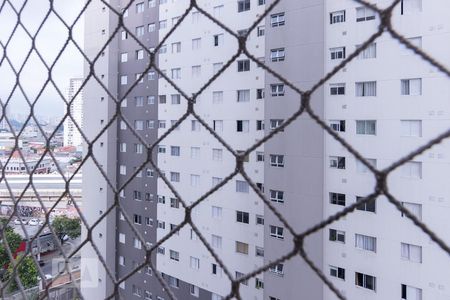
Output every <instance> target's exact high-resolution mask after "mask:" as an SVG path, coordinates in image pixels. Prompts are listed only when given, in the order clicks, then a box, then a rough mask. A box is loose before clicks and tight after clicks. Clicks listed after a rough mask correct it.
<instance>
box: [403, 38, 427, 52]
mask: <svg viewBox="0 0 450 300" xmlns="http://www.w3.org/2000/svg"><path fill="white" fill-rule="evenodd" d="M407 40H408V42H409V43H410V44H412V45H413V46H415V47H417V48H419V49H422V37H421V36H416V37H411V38H407ZM401 48H402V53H403V54H404V55H409V54H413V52H412V51H411V50H410V49H409V48H407V47H406V46H405V45H403V44H401Z"/></svg>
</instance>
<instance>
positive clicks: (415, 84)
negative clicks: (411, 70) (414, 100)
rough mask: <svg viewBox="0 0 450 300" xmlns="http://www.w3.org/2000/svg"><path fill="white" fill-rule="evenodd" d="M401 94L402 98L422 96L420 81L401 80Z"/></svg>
mask: <svg viewBox="0 0 450 300" xmlns="http://www.w3.org/2000/svg"><path fill="white" fill-rule="evenodd" d="M401 94H402V95H404V96H420V95H422V79H420V78H415V79H402V80H401Z"/></svg>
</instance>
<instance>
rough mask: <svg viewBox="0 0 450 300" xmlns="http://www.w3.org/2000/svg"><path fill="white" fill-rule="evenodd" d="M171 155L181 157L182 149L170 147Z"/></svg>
mask: <svg viewBox="0 0 450 300" xmlns="http://www.w3.org/2000/svg"><path fill="white" fill-rule="evenodd" d="M170 155H172V156H180V147H179V146H170Z"/></svg>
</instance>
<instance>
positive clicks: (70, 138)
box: [64, 78, 84, 146]
mask: <svg viewBox="0 0 450 300" xmlns="http://www.w3.org/2000/svg"><path fill="white" fill-rule="evenodd" d="M82 84H83V79H82V78H71V79H70V83H69V87H68V89H67V101H68V102H71V104H70V110H69V111H66V113H70V115H71V116H72V118H70V117H67V118H66V119H65V121H64V146H81V144H82V143H83V141H84V140H83V138H82V136H81V132H80V130H79V129H78V128H77V126H76V125H75V123H76V124H77V125H78V126H79V127H80V128H81V129H83V119H84V118H83V91H79V90H80V88H81V85H82Z"/></svg>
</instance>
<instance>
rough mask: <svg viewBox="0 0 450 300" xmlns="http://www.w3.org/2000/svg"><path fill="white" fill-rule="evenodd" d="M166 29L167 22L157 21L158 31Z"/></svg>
mask: <svg viewBox="0 0 450 300" xmlns="http://www.w3.org/2000/svg"><path fill="white" fill-rule="evenodd" d="M165 28H167V20H161V21H159V29H160V30H161V29H165Z"/></svg>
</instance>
